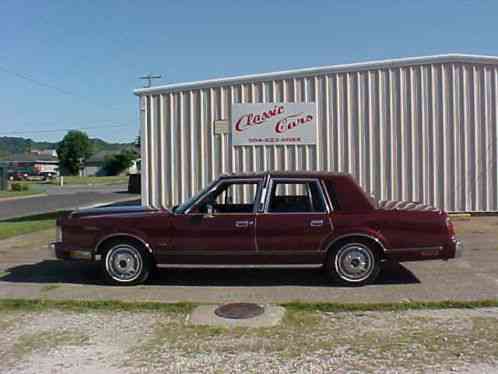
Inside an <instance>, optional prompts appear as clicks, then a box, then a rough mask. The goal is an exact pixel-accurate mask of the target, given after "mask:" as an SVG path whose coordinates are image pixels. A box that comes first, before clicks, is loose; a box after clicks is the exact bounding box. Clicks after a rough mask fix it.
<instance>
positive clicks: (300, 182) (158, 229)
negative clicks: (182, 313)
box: [53, 172, 463, 286]
mask: <svg viewBox="0 0 498 374" xmlns="http://www.w3.org/2000/svg"><path fill="white" fill-rule="evenodd" d="M57 233H58V234H57V241H56V242H55V243H53V249H54V251H55V255H56V256H57V257H58V258H60V259H83V260H90V261H100V263H101V266H102V270H103V274H104V276H105V278H106V279H107V281H109V282H110V283H112V284H117V285H131V284H138V283H142V282H144V281H145V280H146V279H147V277H148V276H149V274H150V272H151V270H152V269H153V267H155V266H157V267H206V266H216V267H219V266H220V265H221V266H241V267H244V266H261V267H265V266H271V267H276V266H283V267H292V266H299V267H303V266H309V267H317V266H323V265H325V266H324V267H325V269H326V271H327V272H328V273H329V274H330V276H331V278H332V279H333V280H335V281H337V282H339V283H342V284H346V285H356V286H359V285H365V284H368V283H371V282H373V281H374V280H375V279H376V278H377V276H378V274H379V271H380V264H381V262H382V261H386V260H391V261H418V260H435V259H443V260H447V259H451V258H454V257H458V256H461V255H462V252H463V245H462V243H461V242H460V241H458V240H457V239H456V238H455V232H454V230H453V225H452V223H451V221H450V219H449V217H448V215H447V214H446V213H445V212H442V211H440V210H437V209H434V208H432V207H430V206H427V205H423V204H417V203H410V202H393V201H384V202H375V201H374V200H373V199H372V198H371V197H370V196H368V195H367V194H366V193H365V192H364V191H363V190H362V189H361V187H360V186H359V185H358V184H357V183H356V181H355V180H354V178H353V177H351V176H350V175H347V174H333V173H326V172H292V173H291V172H288V173H283V172H267V173H257V174H232V175H223V176H221V177H219V178H218V179H216V180H215V181H214V182H212V183H211V184H210V185H209V186H207V187H206V188H205V189H204V190H202V191H201V192H199V193H198V194H196V195H194V196H193V197H191V198H190V199H188V200H187V201H185V202H184V203H183V204H181V205H179V206H176V207H174V208H173V209H171V210H169V209H151V208H143V207H137V206H135V207H114V208H97V209H88V210H80V211H75V212H73V213H71V214H68V215H66V216H63V217H61V218H59V219H58V220H57Z"/></svg>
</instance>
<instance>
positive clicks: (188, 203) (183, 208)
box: [173, 180, 218, 214]
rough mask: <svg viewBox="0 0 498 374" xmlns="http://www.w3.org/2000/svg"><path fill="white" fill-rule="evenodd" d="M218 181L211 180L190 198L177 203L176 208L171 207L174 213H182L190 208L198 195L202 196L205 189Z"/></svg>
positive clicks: (208, 188) (207, 189)
mask: <svg viewBox="0 0 498 374" xmlns="http://www.w3.org/2000/svg"><path fill="white" fill-rule="evenodd" d="M216 182H218V180H214V181H213V182H211V183H210V184H209V185H208V186H207V187H206V188H204V189H203V190H200V191H199V192H197V193H196V194H195V195H193V196H192V197H191V198H190V199H188V200H187V201H185V202H184V203H183V204H180V205H178V206H177V207H176V208H174V209H173V212H174V213H180V214H183V213H185V211H186V210H187V209H188V208H190V206H191V205H192V204H193V203H194V202H195V201H196V200H197V199H198V198H199V197H200V196H202V195H203V194H204V193H205V192H206V191H209V190H210V189H211V188H212V187H213V186H214V185H215V184H216Z"/></svg>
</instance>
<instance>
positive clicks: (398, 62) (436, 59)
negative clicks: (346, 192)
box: [133, 53, 498, 96]
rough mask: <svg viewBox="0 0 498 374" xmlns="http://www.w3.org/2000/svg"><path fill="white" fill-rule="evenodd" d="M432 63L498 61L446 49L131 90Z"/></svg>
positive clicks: (158, 90) (158, 91)
mask: <svg viewBox="0 0 498 374" xmlns="http://www.w3.org/2000/svg"><path fill="white" fill-rule="evenodd" d="M434 63H474V64H476V63H477V64H492V65H498V57H497V56H484V55H471V54H459V53H449V54H442V55H433V56H422V57H408V58H397V59H389V60H378V61H367V62H359V63H352V64H341V65H330V66H322V67H313V68H304V69H293V70H285V71H277V72H271V73H262V74H250V75H240V76H235V77H229V78H219V79H208V80H202V81H195V82H185V83H174V84H168V85H163V86H156V87H149V88H139V89H136V90H134V91H133V93H134V94H135V95H137V96H142V95H153V94H166V93H171V92H177V91H186V90H193V89H206V88H212V87H219V86H224V85H234V84H242V83H247V82H253V81H259V82H264V81H269V80H273V79H286V78H289V77H293V78H296V77H306V76H310V75H316V74H327V73H346V72H359V71H365V70H373V69H382V68H384V69H388V68H397V67H402V66H407V65H426V64H434Z"/></svg>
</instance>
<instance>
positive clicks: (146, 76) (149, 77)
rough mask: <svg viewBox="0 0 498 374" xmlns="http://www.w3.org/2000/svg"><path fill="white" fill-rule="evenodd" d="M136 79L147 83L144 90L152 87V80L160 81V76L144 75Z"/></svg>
mask: <svg viewBox="0 0 498 374" xmlns="http://www.w3.org/2000/svg"><path fill="white" fill-rule="evenodd" d="M138 79H144V80H146V81H147V82H146V83H145V86H144V88H149V87H150V86H151V85H152V80H153V79H161V76H160V75H152V74H151V73H149V74H147V75H144V76H143V77H139V78H138Z"/></svg>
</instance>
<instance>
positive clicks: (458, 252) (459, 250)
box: [453, 239, 464, 258]
mask: <svg viewBox="0 0 498 374" xmlns="http://www.w3.org/2000/svg"><path fill="white" fill-rule="evenodd" d="M453 245H454V246H455V258H459V257H462V256H463V251H464V246H463V242H462V241H461V240H457V239H454V240H453Z"/></svg>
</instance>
